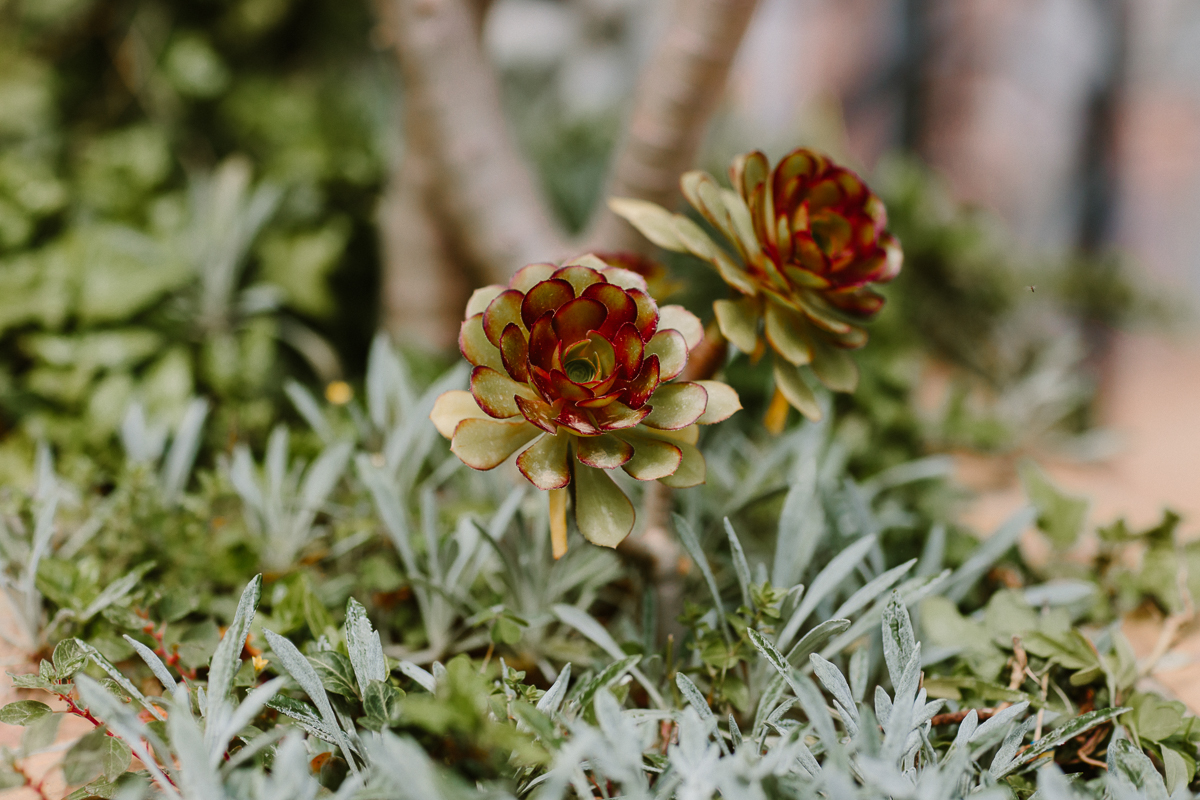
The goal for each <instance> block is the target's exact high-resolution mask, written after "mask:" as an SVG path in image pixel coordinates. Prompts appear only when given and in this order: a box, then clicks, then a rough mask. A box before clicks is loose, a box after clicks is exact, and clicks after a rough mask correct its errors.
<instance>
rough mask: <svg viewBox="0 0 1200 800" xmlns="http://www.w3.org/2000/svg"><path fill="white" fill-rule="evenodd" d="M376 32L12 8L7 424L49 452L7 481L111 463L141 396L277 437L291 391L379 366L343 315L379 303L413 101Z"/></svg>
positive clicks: (154, 405) (98, 6) (304, 10)
mask: <svg viewBox="0 0 1200 800" xmlns="http://www.w3.org/2000/svg"><path fill="white" fill-rule="evenodd" d="M370 22H371V16H370V13H369V9H368V8H367V7H366V4H365V3H364V4H359V3H339V2H316V3H299V2H292V0H280V1H279V2H242V3H233V4H200V5H196V4H178V3H159V2H148V1H147V0H118V2H107V1H105V2H101V1H100V0H68V1H67V2H50V3H43V2H40V0H14V2H7V3H4V4H2V5H0V120H3V121H2V122H0V284H2V286H3V289H4V291H3V302H2V303H0V351H2V352H3V353H4V355H5V358H4V360H5V364H6V365H7V366H6V368H5V370H4V372H3V375H2V376H0V413H2V414H3V424H4V426H5V427H6V428H8V429H11V428H19V429H20V430H22V431H23V432H25V433H28V434H31V437H30V438H15V437H11V436H10V437H8V439H7V440H6V448H7V451H8V452H9V454H10V455H9V457H8V459H7V469H6V471H7V472H9V473H10V474H11V473H14V472H16V471H18V470H19V469H20V467H21V464H22V463H23V456H24V455H25V454H24V453H21V452H20V451H21V450H26V451H27V450H28V449H29V445H28V444H27V442H28V441H30V440H31V439H37V438H42V439H46V440H49V441H53V442H55V443H56V444H60V445H64V446H68V447H70V448H78V447H80V446H90V447H92V448H95V447H96V446H98V445H101V444H103V443H105V442H107V441H108V439H109V438H110V436H111V434H112V433H113V432H114V431H115V430H116V429H117V427H118V426H119V425H120V423H121V420H122V414H123V412H124V409H125V407H126V405H127V404H128V402H129V400H130V398H132V397H139V398H140V399H141V400H142V402H143V403H144V404H145V406H146V407H147V409H148V413H149V414H150V415H151V416H152V417H153V418H155V419H170V420H172V421H177V420H178V419H179V418H180V417H181V415H182V414H183V412H184V409H185V407H186V404H187V402H188V399H189V398H190V397H191V396H192V394H193V393H196V392H199V393H202V394H205V395H208V396H210V397H213V398H219V399H220V400H221V401H222V402H221V403H220V404H219V405H218V406H217V408H216V416H217V418H218V420H219V422H220V424H221V427H222V428H224V429H226V430H228V429H234V430H237V431H239V432H241V433H242V434H243V435H245V434H246V433H247V432H252V433H253V432H263V433H265V430H266V429H267V428H268V427H269V426H270V423H271V420H272V418H273V416H274V412H275V411H276V410H277V408H278V402H279V399H280V398H279V397H278V386H279V385H280V383H281V380H282V377H283V376H285V375H286V374H289V373H292V372H299V371H304V372H307V373H308V374H312V373H313V372H315V373H316V374H317V375H318V376H319V377H321V378H323V379H326V380H329V379H333V378H335V377H339V375H338V372H339V369H340V366H339V363H338V360H339V357H338V356H337V354H336V349H335V347H333V346H331V344H332V345H336V346H337V347H340V348H341V349H342V350H343V351H351V352H353V351H362V350H363V349H364V346H365V344H366V342H367V341H368V340H369V336H370V333H371V331H372V322H373V320H372V319H371V318H370V315H362V314H360V313H357V312H354V313H349V312H347V311H346V310H345V309H346V308H350V307H353V305H352V304H341V305H339V304H337V303H335V302H334V301H335V298H336V297H338V296H339V295H344V294H345V293H346V292H352V293H366V292H368V291H370V288H369V285H370V284H372V283H373V276H372V275H371V274H370V273H371V270H372V269H373V264H374V261H373V259H374V255H373V254H374V248H373V246H372V243H373V232H372V229H371V226H370V216H371V213H372V209H373V208H374V200H375V196H376V194H377V190H378V186H379V185H380V184H381V182H382V172H383V161H384V149H383V141H382V137H381V136H380V135H379V132H380V131H381V130H383V128H384V124H385V121H384V120H382V119H376V117H377V116H378V112H379V110H380V109H387V108H390V101H389V95H388V93H387V88H386V81H385V80H383V75H384V70H383V66H382V65H383V63H386V62H385V61H384V60H383V55H382V54H379V53H372V52H371V51H370V50H369V49H366V48H362V47H359V46H358V45H357V43H358V42H360V41H365V40H366V39H367V32H368V30H369V27H370ZM252 164H253V166H252ZM351 254H352V255H354V259H353V263H354V264H355V265H362V266H355V267H354V268H353V269H342V270H340V271H339V276H338V281H339V287H338V288H337V290H336V291H333V290H331V287H330V286H329V285H328V283H327V281H328V279H329V277H330V275H331V274H332V272H333V270H334V268H335V267H338V266H339V265H341V264H343V263H349V262H350V259H348V256H349V255H351ZM356 270H357V271H359V272H361V273H362V274H357V273H356ZM339 315H340V316H339ZM281 343H282V344H283V345H284V346H283V347H281V346H280V345H281Z"/></svg>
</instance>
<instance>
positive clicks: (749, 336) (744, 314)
mask: <svg viewBox="0 0 1200 800" xmlns="http://www.w3.org/2000/svg"><path fill="white" fill-rule="evenodd" d="M761 308H762V301H761V300H759V299H757V298H754V297H743V298H741V299H739V300H718V301H716V302H715V303H713V312H714V313H715V314H716V317H717V327H719V328H720V329H721V335H722V336H724V337H725V338H726V339H728V340H729V341H731V342H733V344H734V347H736V348H737V349H738V350H741V351H742V352H743V353H753V352H754V351H755V350H756V349H758V321H759V318H760V315H761V313H762V312H761Z"/></svg>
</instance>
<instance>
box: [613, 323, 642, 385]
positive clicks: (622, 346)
mask: <svg viewBox="0 0 1200 800" xmlns="http://www.w3.org/2000/svg"><path fill="white" fill-rule="evenodd" d="M612 347H613V355H614V357H615V358H616V367H617V369H618V370H619V371H620V374H621V377H623V378H634V377H636V376H637V375H638V373H639V372H641V369H642V357H643V355H644V354H645V349H646V348H645V345H643V344H642V337H641V336H639V335H638V332H637V328H635V327H634V326H633V323H630V322H626V323H625V324H624V325H622V326H621V327H620V328H617V330H616V332H615V333H614V334H613V335H612Z"/></svg>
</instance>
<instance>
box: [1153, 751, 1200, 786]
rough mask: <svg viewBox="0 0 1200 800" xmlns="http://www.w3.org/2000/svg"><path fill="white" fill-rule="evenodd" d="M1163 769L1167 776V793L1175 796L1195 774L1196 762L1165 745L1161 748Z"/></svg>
mask: <svg viewBox="0 0 1200 800" xmlns="http://www.w3.org/2000/svg"><path fill="white" fill-rule="evenodd" d="M1161 752H1162V760H1163V768H1164V771H1165V772H1166V774H1167V791H1168V792H1170V793H1171V794H1175V792H1176V791H1178V790H1179V789H1181V788H1186V787H1187V785H1188V784H1189V783H1191V782H1192V777H1193V776H1194V775H1195V774H1196V762H1195V761H1194V760H1192V759H1190V758H1188V757H1187V756H1185V755H1183V754H1182V753H1180V752H1179V751H1178V750H1174V749H1172V748H1170V747H1167V746H1166V745H1163V746H1162V748H1161Z"/></svg>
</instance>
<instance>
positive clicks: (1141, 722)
mask: <svg viewBox="0 0 1200 800" xmlns="http://www.w3.org/2000/svg"><path fill="white" fill-rule="evenodd" d="M1129 706H1130V708H1129V713H1128V714H1126V715H1125V717H1123V718H1122V719H1121V724H1122V725H1125V726H1126V727H1128V728H1130V729H1132V730H1133V732H1134V733H1136V734H1137V735H1138V736H1139V737H1140V738H1141V739H1144V740H1146V741H1148V742H1161V741H1162V740H1163V739H1166V738H1167V737H1169V736H1171V735H1173V734H1174V733H1175V732H1176V731H1178V730H1179V728H1180V726H1181V725H1182V724H1183V719H1184V713H1185V712H1186V710H1187V708H1186V706H1184V705H1183V703H1180V702H1179V701H1177V700H1166V699H1165V698H1163V697H1160V696H1159V695H1157V694H1152V693H1150V692H1138V693H1137V694H1135V695H1133V697H1131V698H1130V699H1129Z"/></svg>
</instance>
